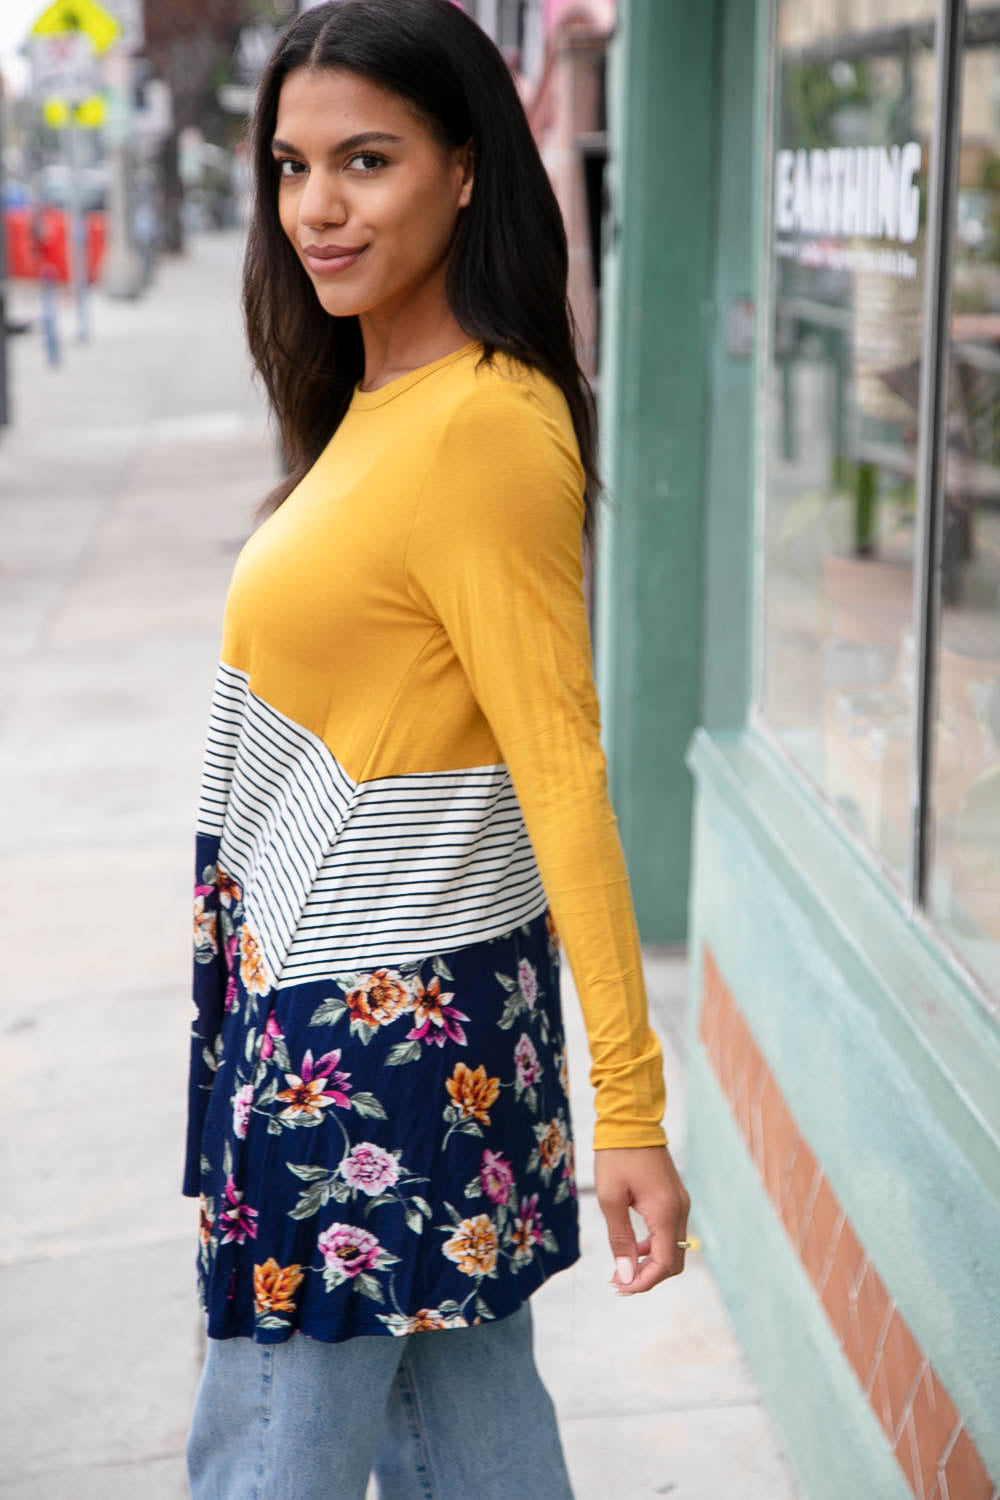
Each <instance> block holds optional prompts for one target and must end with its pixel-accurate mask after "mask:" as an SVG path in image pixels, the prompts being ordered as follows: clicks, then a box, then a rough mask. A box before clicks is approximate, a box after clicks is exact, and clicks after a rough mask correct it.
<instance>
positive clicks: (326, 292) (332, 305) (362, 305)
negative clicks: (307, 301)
mask: <svg viewBox="0 0 1000 1500" xmlns="http://www.w3.org/2000/svg"><path fill="white" fill-rule="evenodd" d="M313 291H314V292H315V293H316V300H317V302H318V303H319V305H320V307H321V308H322V309H323V311H324V312H326V313H329V314H330V317H331V318H352V317H356V316H357V314H358V313H362V312H365V311H366V310H367V309H368V308H369V307H370V306H371V299H370V298H368V297H364V296H362V295H361V293H360V292H351V291H349V290H348V288H347V287H332V286H325V285H322V284H320V285H317V283H316V282H315V281H314V282H313Z"/></svg>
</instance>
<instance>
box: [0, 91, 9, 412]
mask: <svg viewBox="0 0 1000 1500" xmlns="http://www.w3.org/2000/svg"><path fill="white" fill-rule="evenodd" d="M5 108H6V100H5V97H4V86H3V75H2V74H0V203H2V202H3V139H4V136H3V126H4V109H5ZM4 238H5V237H4V235H3V234H0V427H6V426H7V424H8V423H9V422H10V395H9V390H10V386H9V383H8V379H7V257H6V254H5V248H6V247H5V245H4Z"/></svg>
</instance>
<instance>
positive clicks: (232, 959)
mask: <svg viewBox="0 0 1000 1500" xmlns="http://www.w3.org/2000/svg"><path fill="white" fill-rule="evenodd" d="M238 943H239V937H238V936H237V934H236V933H235V932H231V933H230V934H229V936H228V937H227V939H226V946H225V949H224V952H225V956H226V968H227V969H228V971H229V973H230V974H232V973H233V972H234V970H235V968H236V948H237V945H238Z"/></svg>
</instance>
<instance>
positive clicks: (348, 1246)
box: [316, 1224, 381, 1282]
mask: <svg viewBox="0 0 1000 1500" xmlns="http://www.w3.org/2000/svg"><path fill="white" fill-rule="evenodd" d="M316 1244H317V1245H318V1247H319V1250H320V1254H321V1255H322V1256H323V1259H324V1260H325V1261H326V1263H327V1266H328V1267H329V1268H330V1270H332V1271H333V1272H334V1276H335V1279H336V1280H337V1281H338V1282H340V1281H346V1280H353V1279H354V1277H355V1276H360V1274H361V1272H362V1271H370V1270H371V1268H372V1267H373V1266H374V1264H375V1262H376V1261H377V1260H378V1256H379V1250H380V1249H381V1246H380V1245H379V1242H378V1240H377V1239H376V1238H375V1236H374V1235H373V1234H369V1233H368V1231H367V1229H361V1228H359V1227H358V1226H357V1225H356V1224H331V1225H330V1227H329V1229H327V1230H325V1231H324V1233H323V1234H321V1235H320V1236H319V1238H318V1239H317V1241H316Z"/></svg>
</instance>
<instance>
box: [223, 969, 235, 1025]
mask: <svg viewBox="0 0 1000 1500" xmlns="http://www.w3.org/2000/svg"><path fill="white" fill-rule="evenodd" d="M223 1009H224V1010H225V1012H226V1015H227V1016H230V1015H232V1013H233V1011H234V1010H235V1009H236V980H235V978H234V977H233V975H232V974H230V976H229V978H228V979H227V980H226V995H225V999H224V1000H223Z"/></svg>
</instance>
